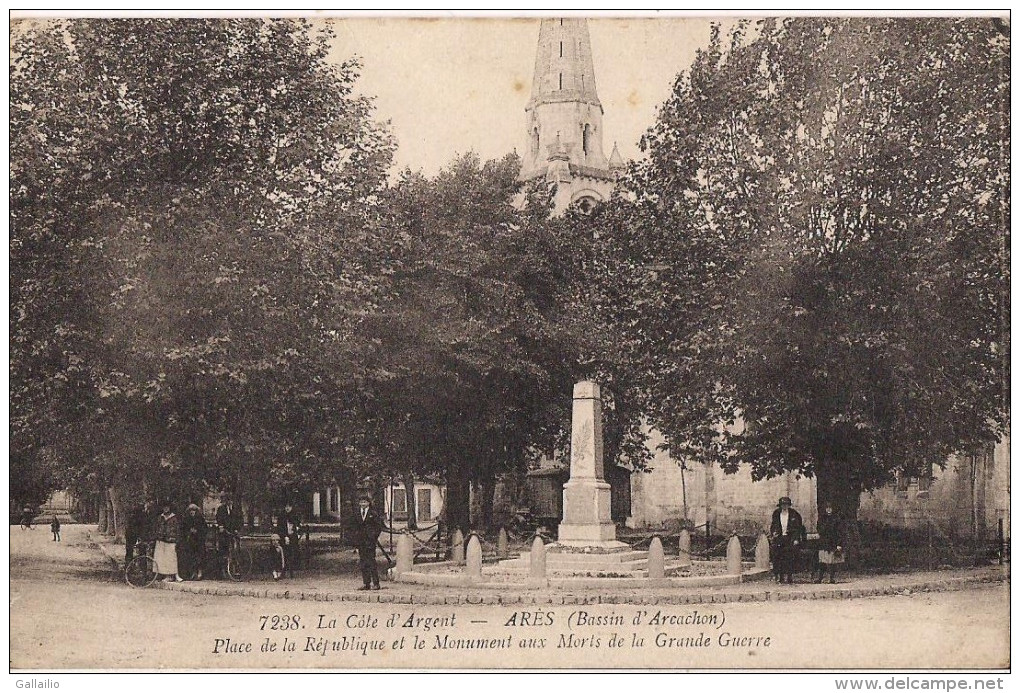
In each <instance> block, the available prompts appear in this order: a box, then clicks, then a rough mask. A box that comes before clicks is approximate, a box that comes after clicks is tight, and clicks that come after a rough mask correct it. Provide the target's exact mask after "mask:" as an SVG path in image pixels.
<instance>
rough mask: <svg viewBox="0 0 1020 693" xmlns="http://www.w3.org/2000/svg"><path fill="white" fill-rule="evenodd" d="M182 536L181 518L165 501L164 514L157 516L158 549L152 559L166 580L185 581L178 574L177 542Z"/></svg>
mask: <svg viewBox="0 0 1020 693" xmlns="http://www.w3.org/2000/svg"><path fill="white" fill-rule="evenodd" d="M180 538H181V520H180V518H179V517H177V515H175V514H174V511H173V510H172V509H171V507H170V503H163V514H162V515H160V516H159V517H157V518H156V550H155V552H154V553H153V555H152V559H153V560H154V561H156V570H158V571H159V574H160V575H162V576H164V578H163V579H164V580H167V581H177V582H184V581H183V580H181V578H180V576H179V575H178V574H177V542H178V541H179V540H180Z"/></svg>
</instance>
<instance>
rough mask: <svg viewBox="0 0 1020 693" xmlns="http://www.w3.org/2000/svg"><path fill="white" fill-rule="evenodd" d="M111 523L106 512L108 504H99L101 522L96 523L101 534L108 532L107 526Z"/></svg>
mask: <svg viewBox="0 0 1020 693" xmlns="http://www.w3.org/2000/svg"><path fill="white" fill-rule="evenodd" d="M108 525H109V523H108V520H107V514H106V504H105V503H102V504H100V506H99V522H98V524H97V525H96V530H97V531H98V532H99V533H100V534H106V528H107V526H108Z"/></svg>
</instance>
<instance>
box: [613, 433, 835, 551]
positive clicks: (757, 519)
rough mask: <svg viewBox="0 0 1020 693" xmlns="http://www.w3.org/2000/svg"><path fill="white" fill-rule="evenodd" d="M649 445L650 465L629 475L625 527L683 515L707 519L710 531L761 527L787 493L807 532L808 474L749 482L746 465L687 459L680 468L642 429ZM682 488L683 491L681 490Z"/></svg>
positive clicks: (810, 506)
mask: <svg viewBox="0 0 1020 693" xmlns="http://www.w3.org/2000/svg"><path fill="white" fill-rule="evenodd" d="M648 434H649V447H650V448H651V449H652V450H654V451H655V457H654V459H653V461H652V463H651V465H650V466H651V470H650V471H645V472H634V473H633V474H632V475H631V517H630V519H629V521H628V525H629V526H631V527H662V526H663V525H669V524H671V523H675V522H676V521H678V520H680V519H681V518H683V516H684V498H685V497H686V508H687V510H686V512H687V518H688V519H689V520H691V521H693V522H694V523H695V525H698V526H701V525H704V523H705V521H706V520H707V521H709V522H711V523H712V528H713V529H712V532H713V533H715V532H716V531H720V532H727V531H731V530H735V531H738V532H740V533H751V532H752V531H753V530H755V529H756V528H760V527H763V526H767V524H768V523H769V521H770V520H771V517H772V511H773V510H775V508H776V502H777V501H778V500H779V498H780V497H781V496H789V497H790V498H791V499H792V500H793V504H794V507H795V508H796V509H797V510H798V511H799V512H800V513H801V515H803V517H804V522H805V523H806V524H807V527H808V531H813V530H814V526H815V520H816V518H817V515H818V510H817V507H816V505H817V504H816V500H815V498H816V494H815V482H814V479H808V478H806V477H803V476H798V475H795V474H784V475H783V476H781V477H777V478H775V479H767V480H764V481H752V479H751V473H750V470H747V469H741V470H740V471H739V472H738V473H736V474H725V473H724V472H723V471H722V470H721V469H719V467H718V466H716V465H715V464H707V465H706V464H700V463H689V464H688V466H687V468H686V469H684V470H681V468H680V465H679V464H678V463H677V462H676V461H675V460H673V459H672V458H671V457H670V456H669V453H668V452H666V451H663V450H659V449H658V447H659V446H660V445H661V444H662V442H663V438H662V436H661V434H659V433H658V432H657V431H655V430H651V431H648ZM685 489H686V493H685Z"/></svg>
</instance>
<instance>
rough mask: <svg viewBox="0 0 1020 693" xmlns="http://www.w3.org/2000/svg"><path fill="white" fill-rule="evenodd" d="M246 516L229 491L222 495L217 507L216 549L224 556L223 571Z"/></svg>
mask: <svg viewBox="0 0 1020 693" xmlns="http://www.w3.org/2000/svg"><path fill="white" fill-rule="evenodd" d="M242 526H244V517H242V515H241V509H240V508H239V507H237V504H236V503H234V499H233V498H232V497H231V496H230V494H229V493H224V494H222V495H221V496H220V507H218V508H216V551H217V553H219V554H220V556H222V557H223V559H224V560H223V571H224V573H225V572H226V569H227V561H226V557H227V555H228V554H229V553H230V547H231V546H232V544H233V542H234V541H235V540H236V538H237V537H238V536H239V535H240V534H241V527H242Z"/></svg>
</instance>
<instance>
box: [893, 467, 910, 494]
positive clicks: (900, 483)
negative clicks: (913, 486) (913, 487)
mask: <svg viewBox="0 0 1020 693" xmlns="http://www.w3.org/2000/svg"><path fill="white" fill-rule="evenodd" d="M908 488H910V477H909V476H907V475H906V474H904V473H903V472H896V493H899V494H904V495H905V494H906V493H907V489H908Z"/></svg>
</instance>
